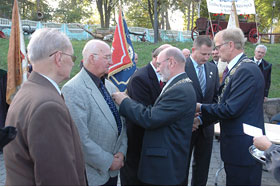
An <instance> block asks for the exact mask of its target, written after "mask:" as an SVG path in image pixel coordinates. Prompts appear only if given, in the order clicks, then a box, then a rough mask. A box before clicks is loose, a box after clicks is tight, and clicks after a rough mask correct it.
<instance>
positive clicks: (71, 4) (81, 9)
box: [53, 0, 92, 23]
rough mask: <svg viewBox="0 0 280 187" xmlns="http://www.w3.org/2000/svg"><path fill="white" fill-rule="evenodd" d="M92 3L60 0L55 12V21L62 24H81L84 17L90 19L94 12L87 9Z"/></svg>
mask: <svg viewBox="0 0 280 187" xmlns="http://www.w3.org/2000/svg"><path fill="white" fill-rule="evenodd" d="M89 6H90V1H82V0H60V1H59V6H58V8H57V9H56V10H55V12H54V15H53V16H54V19H55V20H56V21H58V22H62V23H80V21H81V20H82V19H83V18H84V17H89V16H90V14H91V13H92V12H91V11H92V10H88V9H86V7H89Z"/></svg>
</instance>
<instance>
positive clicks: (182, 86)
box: [113, 47, 196, 185]
mask: <svg viewBox="0 0 280 187" xmlns="http://www.w3.org/2000/svg"><path fill="white" fill-rule="evenodd" d="M185 61H186V59H185V57H184V55H183V54H182V52H181V50H180V49H178V48H175V47H168V48H166V49H164V50H163V51H162V52H160V53H159V56H158V59H157V72H159V73H160V75H161V80H162V81H163V82H166V85H165V86H164V88H163V90H162V91H161V94H160V95H159V97H158V98H157V100H156V101H155V103H154V105H153V106H145V105H143V104H141V103H137V102H136V101H133V100H132V99H130V98H129V97H128V96H127V95H126V94H125V93H124V92H117V93H114V94H113V98H114V99H115V101H116V103H118V104H119V105H120V114H121V115H123V116H124V117H126V118H127V119H129V120H130V121H132V122H134V124H135V125H138V126H141V127H142V128H144V129H145V132H144V137H143V144H142V151H141V158H140V163H139V169H138V178H139V180H140V181H142V182H143V183H145V184H146V185H182V184H183V182H184V180H185V178H186V171H187V159H188V155H189V149H190V139H191V134H192V132H191V131H192V122H193V119H192V117H194V112H195V102H196V96H195V91H194V89H193V86H192V84H191V80H190V79H189V78H188V76H187V74H186V72H185ZM139 122H141V123H139Z"/></svg>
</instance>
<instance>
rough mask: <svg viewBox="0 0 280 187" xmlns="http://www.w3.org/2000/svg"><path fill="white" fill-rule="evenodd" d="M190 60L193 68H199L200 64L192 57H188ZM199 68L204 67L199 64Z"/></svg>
mask: <svg viewBox="0 0 280 187" xmlns="http://www.w3.org/2000/svg"><path fill="white" fill-rule="evenodd" d="M190 58H191V60H192V63H193V66H194V68H197V66H199V65H200V64H198V63H197V62H196V61H195V60H194V59H193V58H192V56H190ZM201 67H204V64H201Z"/></svg>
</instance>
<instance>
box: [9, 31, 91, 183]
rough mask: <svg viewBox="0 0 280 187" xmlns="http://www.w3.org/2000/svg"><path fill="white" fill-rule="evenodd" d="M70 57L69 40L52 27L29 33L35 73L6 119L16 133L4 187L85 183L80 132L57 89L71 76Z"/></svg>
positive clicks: (12, 105) (10, 149)
mask: <svg viewBox="0 0 280 187" xmlns="http://www.w3.org/2000/svg"><path fill="white" fill-rule="evenodd" d="M73 53H74V51H73V48H72V44H71V42H70V40H69V39H68V38H67V36H66V35H64V34H62V33H61V32H59V31H57V30H56V29H40V30H37V31H36V32H35V33H34V34H33V35H32V37H31V40H30V42H29V44H28V56H29V60H30V62H31V64H32V66H33V71H32V73H31V74H30V76H29V78H28V81H26V82H25V83H24V85H23V86H22V87H21V88H20V90H19V91H18V93H17V94H16V96H15V97H14V98H13V100H12V103H11V105H10V108H9V111H8V115H7V120H6V126H7V125H9V126H14V127H16V128H17V131H18V132H17V136H16V138H15V140H13V141H12V142H11V143H10V144H8V145H7V146H6V147H5V148H4V159H5V166H6V172H7V176H6V185H12V186H15V185H23V186H32V185H44V186H50V185H55V186H60V185H67V186H68V185H83V186H84V185H86V178H85V166H84V158H83V153H82V147H81V143H80V138H79V133H78V130H77V128H76V126H75V124H74V121H73V120H72V118H71V116H70V113H69V110H68V109H67V106H66V105H65V102H64V100H63V97H62V95H61V91H60V89H59V87H58V84H59V83H60V82H62V81H63V80H66V79H68V78H69V76H70V72H71V69H72V67H73V65H74V63H73V60H75V57H74V56H73Z"/></svg>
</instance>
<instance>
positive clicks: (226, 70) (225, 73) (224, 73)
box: [223, 67, 228, 81]
mask: <svg viewBox="0 0 280 187" xmlns="http://www.w3.org/2000/svg"><path fill="white" fill-rule="evenodd" d="M227 73H228V67H226V69H225V70H224V72H223V81H224V80H225V78H226V76H227Z"/></svg>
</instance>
